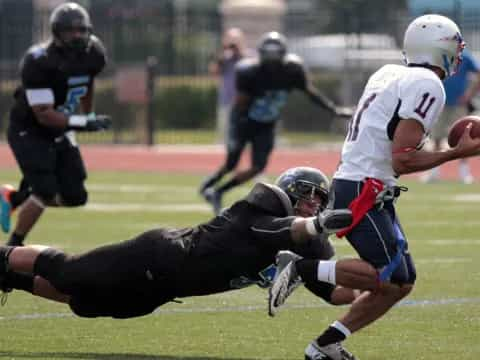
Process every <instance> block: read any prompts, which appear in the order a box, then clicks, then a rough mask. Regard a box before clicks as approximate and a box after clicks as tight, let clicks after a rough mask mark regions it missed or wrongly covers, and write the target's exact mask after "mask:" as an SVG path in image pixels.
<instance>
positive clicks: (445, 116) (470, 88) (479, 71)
mask: <svg viewBox="0 0 480 360" xmlns="http://www.w3.org/2000/svg"><path fill="white" fill-rule="evenodd" d="M443 85H444V87H445V93H446V95H447V100H446V103H445V107H444V109H443V112H442V114H441V115H440V118H439V120H438V122H437V123H436V124H435V127H434V128H433V131H432V134H431V137H432V140H433V146H434V150H439V149H440V148H441V146H442V141H443V140H444V139H446V138H447V135H448V129H449V127H450V126H451V125H452V123H453V122H454V121H455V120H457V119H459V118H461V117H463V116H466V115H467V114H469V113H472V112H473V111H474V110H475V109H474V106H473V103H472V99H473V97H474V96H475V94H476V93H477V92H478V90H479V89H480V67H479V64H478V62H477V61H476V60H475V58H474V57H473V55H472V54H471V53H470V52H469V51H468V50H465V51H464V52H463V58H462V62H461V64H460V67H459V69H458V72H457V73H456V74H455V75H453V76H450V77H448V78H447V79H445V80H444V81H443ZM458 176H459V179H460V180H461V181H462V182H463V183H464V184H471V183H473V181H474V178H473V176H472V173H471V171H470V166H469V165H468V160H467V159H460V160H459V168H458ZM439 179H440V167H436V168H433V169H432V170H430V171H429V172H428V173H427V174H426V175H425V176H424V177H423V178H422V180H423V181H424V182H427V183H428V182H434V181H437V180H439Z"/></svg>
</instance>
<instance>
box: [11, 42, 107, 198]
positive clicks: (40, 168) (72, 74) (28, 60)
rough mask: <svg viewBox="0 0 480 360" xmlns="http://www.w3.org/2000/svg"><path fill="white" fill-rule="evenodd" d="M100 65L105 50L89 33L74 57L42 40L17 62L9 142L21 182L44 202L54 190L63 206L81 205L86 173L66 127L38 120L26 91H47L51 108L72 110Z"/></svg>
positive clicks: (69, 111)
mask: <svg viewBox="0 0 480 360" xmlns="http://www.w3.org/2000/svg"><path fill="white" fill-rule="evenodd" d="M105 63H106V55H105V49H104V47H103V45H102V43H101V42H100V40H99V39H97V38H96V37H94V36H92V37H91V41H90V46H89V47H88V49H87V51H86V52H85V53H82V54H78V53H77V54H75V56H73V53H72V52H69V51H67V50H65V48H63V47H58V46H56V45H55V44H54V43H53V42H47V43H43V44H39V45H34V46H32V47H31V48H30V49H29V50H28V51H27V53H26V54H25V56H24V58H23V59H22V61H21V65H20V70H21V85H20V86H19V87H18V89H17V90H16V91H15V95H14V97H15V103H14V105H13V108H12V110H11V112H10V124H9V129H8V142H9V144H10V147H11V148H12V151H13V153H14V155H15V158H16V160H17V163H18V164H19V166H20V169H21V170H22V173H23V176H24V179H23V183H24V184H27V185H28V186H29V187H30V188H31V190H32V191H33V193H35V194H37V195H39V196H40V197H41V198H43V199H44V200H50V199H51V198H52V197H53V196H54V195H55V194H57V193H59V194H61V195H62V198H63V200H64V203H65V205H67V206H76V205H81V204H83V203H84V202H85V201H86V196H87V195H86V190H85V188H84V186H83V181H84V180H85V178H86V171H85V166H84V164H83V161H82V158H81V156H80V152H79V150H78V148H77V147H76V145H75V144H74V142H73V141H71V139H69V138H68V137H67V136H65V131H66V130H65V129H62V128H53V127H48V126H44V125H42V124H40V123H39V122H38V121H37V119H36V117H35V115H34V113H33V111H32V108H31V106H30V105H29V102H28V100H27V92H29V91H33V92H35V91H37V92H38V91H42V90H45V91H51V93H53V98H54V99H53V100H54V108H55V109H57V110H59V111H62V112H64V113H66V114H72V113H75V112H76V111H77V110H78V107H79V104H80V99H81V98H82V97H83V96H85V95H86V94H87V92H88V91H89V89H90V88H91V87H92V86H93V81H94V78H95V76H96V75H97V74H98V73H99V72H100V71H101V70H102V69H103V68H104V66H105Z"/></svg>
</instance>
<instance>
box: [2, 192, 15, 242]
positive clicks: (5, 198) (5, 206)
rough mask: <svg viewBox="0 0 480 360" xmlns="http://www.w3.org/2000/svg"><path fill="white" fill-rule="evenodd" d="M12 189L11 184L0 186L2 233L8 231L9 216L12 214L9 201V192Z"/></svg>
mask: <svg viewBox="0 0 480 360" xmlns="http://www.w3.org/2000/svg"><path fill="white" fill-rule="evenodd" d="M13 191H14V188H13V186H12V185H7V184H5V185H1V186H0V223H1V226H2V230H3V232H4V233H8V232H9V231H10V217H11V215H12V210H13V209H12V204H11V203H10V194H11V193H12V192H13Z"/></svg>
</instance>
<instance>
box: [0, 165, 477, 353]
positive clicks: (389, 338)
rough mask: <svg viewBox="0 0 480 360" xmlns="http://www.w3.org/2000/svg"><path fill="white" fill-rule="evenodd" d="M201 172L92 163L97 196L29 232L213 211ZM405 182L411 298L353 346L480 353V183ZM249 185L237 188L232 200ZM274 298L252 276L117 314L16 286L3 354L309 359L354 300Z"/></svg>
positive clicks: (69, 241) (1, 327)
mask: <svg viewBox="0 0 480 360" xmlns="http://www.w3.org/2000/svg"><path fill="white" fill-rule="evenodd" d="M18 178H19V174H18V173H17V172H10V171H2V181H10V182H13V183H15V182H16V181H17V180H18ZM200 181H201V178H200V177H195V176H185V175H181V176H180V175H172V174H169V175H162V174H152V173H148V174H147V173H127V174H125V173H122V174H120V173H104V172H96V173H91V174H90V178H89V181H88V186H89V188H90V203H89V205H88V206H87V207H85V208H82V209H48V211H47V212H46V213H45V215H44V217H43V218H42V219H41V221H40V222H39V223H38V224H37V226H36V227H35V229H34V231H33V232H32V234H31V236H30V237H29V238H28V242H29V243H42V244H47V245H55V246H59V247H61V248H63V249H65V250H66V251H68V252H78V251H82V250H86V249H90V248H92V247H94V246H97V245H100V244H105V243H110V242H116V241H120V240H124V239H128V238H130V237H132V236H134V235H136V234H138V233H140V232H142V231H143V230H146V229H149V228H152V227H155V226H161V225H167V226H187V225H190V224H195V223H198V222H201V221H204V220H207V219H208V218H209V217H210V209H209V208H208V207H207V206H205V204H204V203H203V202H202V200H201V198H200V197H199V196H198V195H197V187H198V184H199V183H200ZM408 185H409V186H410V191H409V192H407V193H405V194H403V195H402V198H401V199H400V201H399V203H398V211H399V214H400V217H401V219H402V223H403V226H404V228H405V231H406V232H407V235H408V238H409V241H410V249H411V252H412V254H413V256H414V258H415V260H416V264H417V272H418V282H417V286H416V288H415V290H414V291H413V293H412V294H411V296H410V297H409V301H410V302H411V303H410V306H407V305H405V304H404V305H402V306H398V307H395V308H394V309H393V310H392V311H391V312H390V313H388V314H387V315H386V316H385V317H384V318H383V319H382V320H380V321H378V322H377V323H375V324H373V325H372V326H370V327H368V328H366V329H364V330H363V331H361V332H359V333H357V334H355V335H354V336H352V337H351V338H350V339H349V340H348V341H347V343H346V345H347V347H348V348H349V349H350V350H351V351H352V352H354V353H355V354H356V355H357V356H358V357H359V358H360V359H362V360H365V359H368V360H385V359H389V360H404V359H421V360H440V359H445V360H446V359H459V360H477V359H479V358H480V345H479V343H478V334H479V333H480V315H479V314H480V290H479V283H480V267H479V266H478V264H479V263H480V251H479V247H480V239H479V238H478V233H479V230H480V220H478V212H477V210H478V207H479V200H480V199H479V198H478V195H477V194H480V185H473V186H462V185H459V184H456V183H442V184H434V185H423V184H418V183H408ZM134 190H135V191H134ZM247 191H248V187H242V188H240V189H237V190H235V191H234V192H232V193H231V194H228V196H227V198H226V202H227V203H230V202H232V201H233V200H234V199H235V198H238V197H240V196H242V195H244V194H245V193H246V192H247ZM465 200H470V201H465ZM114 205H115V206H114ZM128 206H130V210H128ZM1 239H2V240H4V239H6V236H5V235H3V237H2V238H1ZM335 245H336V246H337V252H338V256H339V257H345V256H350V255H353V254H354V253H353V251H352V250H351V248H350V247H349V246H348V245H347V243H346V242H345V241H344V240H336V241H335ZM265 298H266V293H265V291H264V290H261V289H259V288H255V287H252V288H248V289H244V290H240V291H234V292H229V293H224V294H219V295H215V296H207V297H197V298H187V299H184V303H183V304H175V303H172V304H167V305H165V306H163V307H161V308H160V311H159V312H157V313H155V314H153V315H149V316H146V317H142V318H137V319H130V320H112V319H81V318H78V317H74V316H72V315H71V314H70V312H69V310H68V308H67V307H65V306H63V305H61V304H56V303H53V302H49V301H46V300H43V299H39V298H35V297H32V296H29V295H27V294H23V293H20V292H15V293H13V294H10V296H9V299H8V302H7V304H6V306H5V307H2V308H0V358H1V359H107V360H114V359H115V360H116V359H141V360H150V359H160V360H165V359H174V360H178V359H189V360H193V359H199V360H216V359H228V360H240V359H249V360H253V359H301V358H303V350H304V348H305V346H306V345H307V344H308V342H310V341H311V339H313V338H314V337H316V336H317V335H318V334H319V333H320V332H321V331H322V330H323V328H324V327H325V326H327V325H328V324H330V323H331V322H332V321H333V320H334V319H335V318H336V317H337V316H339V315H341V314H342V313H343V312H344V311H345V310H346V308H345V307H332V306H328V305H326V304H324V303H323V302H322V301H321V300H320V299H317V298H315V297H313V296H312V295H310V294H309V293H308V292H306V291H305V290H304V289H300V290H299V291H297V292H296V293H295V294H294V295H293V296H292V297H291V298H290V299H289V301H288V304H287V306H286V307H285V308H283V309H282V311H281V312H280V313H279V314H278V316H277V317H276V318H274V319H271V318H269V317H268V316H267V315H266V311H265V308H266V302H265ZM440 300H443V302H441V301H440ZM412 302H413V303H412ZM419 302H422V304H419ZM407 304H408V303H407Z"/></svg>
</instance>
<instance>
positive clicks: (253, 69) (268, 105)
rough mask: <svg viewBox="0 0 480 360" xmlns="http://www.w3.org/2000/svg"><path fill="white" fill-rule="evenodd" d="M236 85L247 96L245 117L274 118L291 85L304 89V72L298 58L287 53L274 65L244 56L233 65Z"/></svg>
mask: <svg viewBox="0 0 480 360" xmlns="http://www.w3.org/2000/svg"><path fill="white" fill-rule="evenodd" d="M235 70H236V77H235V80H236V87H237V91H238V92H240V93H244V94H247V95H249V96H250V97H251V103H250V106H249V109H248V117H249V118H250V119H252V120H255V121H258V122H263V123H271V122H274V121H275V120H276V119H277V118H278V116H279V114H280V110H281V109H282V108H283V106H284V105H285V103H286V100H287V96H288V93H289V92H290V91H292V90H293V89H299V90H305V89H306V86H307V75H306V71H305V68H304V66H303V64H302V61H301V59H300V58H299V57H298V56H297V55H295V54H287V55H286V56H285V59H284V61H283V63H282V64H280V65H279V66H276V67H275V68H273V69H272V68H270V67H268V66H265V65H262V64H261V63H260V61H259V59H244V60H242V61H240V62H239V63H238V64H237V66H236V69H235Z"/></svg>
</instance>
